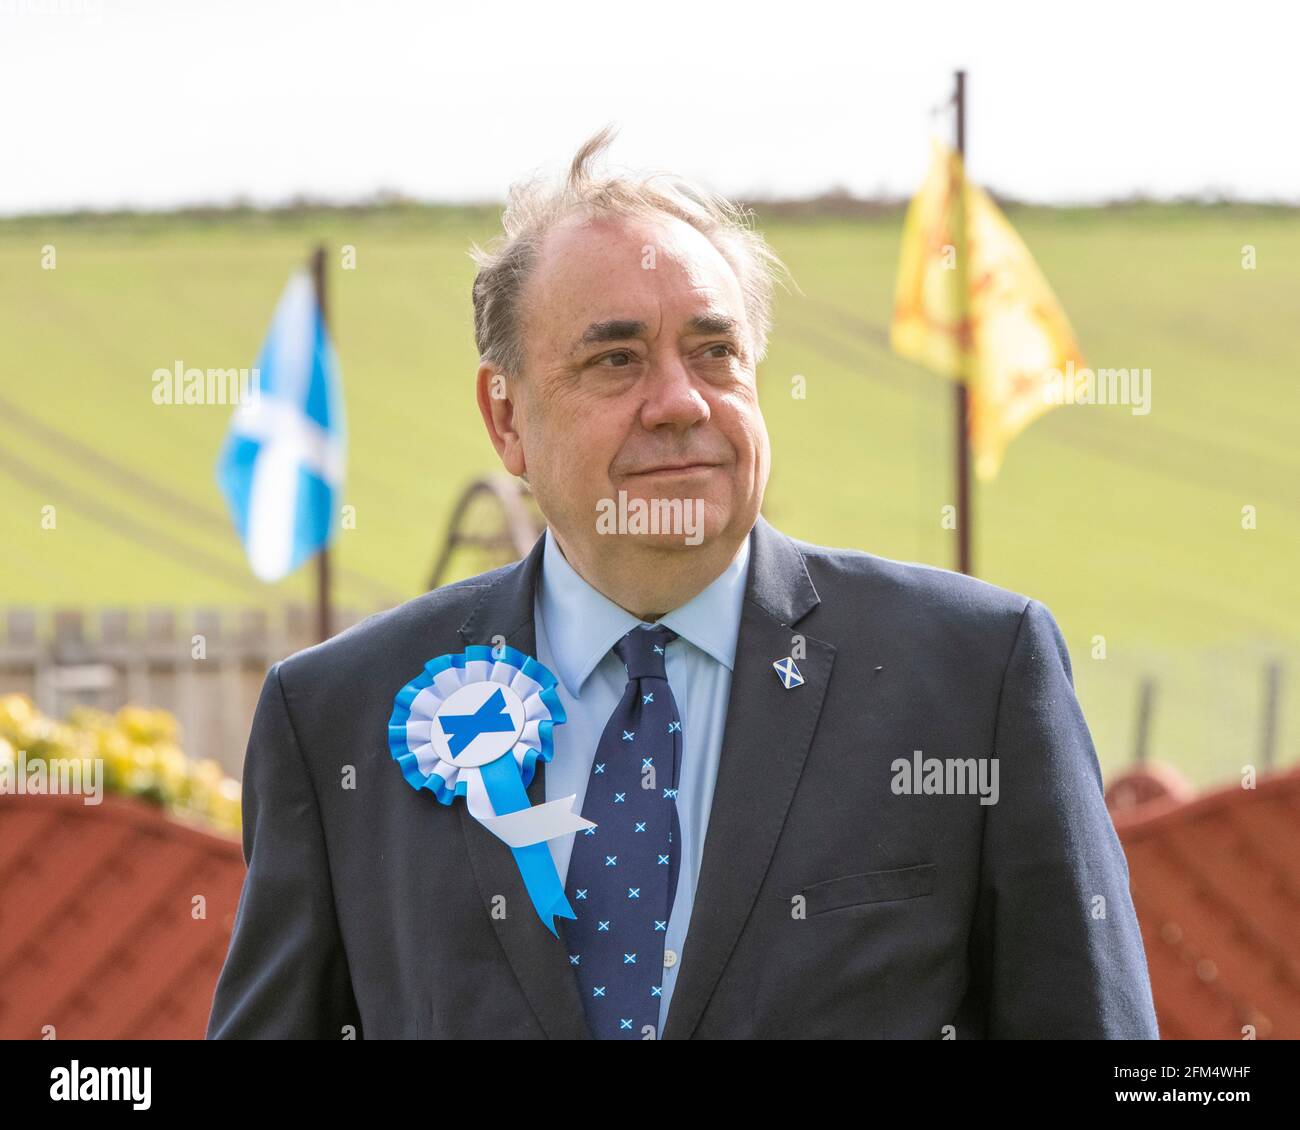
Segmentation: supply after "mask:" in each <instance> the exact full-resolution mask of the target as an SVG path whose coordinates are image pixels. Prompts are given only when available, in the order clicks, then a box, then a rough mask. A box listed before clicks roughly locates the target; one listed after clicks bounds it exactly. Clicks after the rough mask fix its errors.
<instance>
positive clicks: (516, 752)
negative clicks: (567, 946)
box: [388, 647, 595, 937]
mask: <svg viewBox="0 0 1300 1130" xmlns="http://www.w3.org/2000/svg"><path fill="white" fill-rule="evenodd" d="M556 685H557V684H556V679H555V676H554V675H553V674H551V672H550V671H548V670H547V669H546V668H545V667H544V666H542V664H540V663H539V662H538V661H537V660H536V659H534V658H533V657H532V656H530V655H524V654H523V653H522V652H519V651H516V650H515V649H514V648H511V647H499V648H490V647H468V648H466V649H465V651H464V652H461V653H459V654H451V655H440V656H438V657H437V658H435V659H430V660H429V662H428V663H426V664H425V665H424V670H423V671H421V672H420V674H419V675H418V676H416V677H415V678H414V679H412V680H411V682H409V683H407V684H406V686H404V687H403V688H402V689H401V690H400V691H399V692H398V693H397V697H396V698H395V699H394V700H393V714H392V717H391V718H390V719H389V721H388V748H389V750H390V752H391V753H392V755H393V758H394V759H395V760H396V762H397V764H398V765H399V766H400V767H401V770H402V776H403V777H405V778H406V781H407V783H408V784H409V785H410V786H411V787H412V788H414V789H427V790H429V791H430V792H432V793H433V795H434V796H435V797H437V798H438V801H439V802H440V803H441V804H446V805H449V804H451V803H452V801H453V800H455V798H456V797H458V796H460V797H464V798H465V803H466V805H467V806H468V808H469V813H470V815H471V816H472V817H474V819H475V820H477V821H478V822H479V823H480V824H482V825H483V827H485V828H486V829H487V830H488V831H489V832H491V833H492V834H493V835H494V836H496V837H497V839H499V840H501V841H502V842H503V843H504V844H505V845H506V846H507V847H509V848H510V850H511V852H513V853H514V857H515V863H516V865H517V866H518V868H519V874H520V876H521V877H522V878H523V881H524V887H525V888H526V889H527V891H528V897H529V898H530V899H531V900H532V903H533V908H534V909H535V910H536V911H537V916H538V917H539V918H540V919H541V920H542V924H543V925H544V926H545V927H546V928H547V929H548V930H549V931H550V932H551V933H552V934H555V936H556V937H558V936H559V935H558V934H556V930H555V925H554V922H553V919H554V918H555V917H560V918H575V917H576V915H575V914H574V912H573V908H572V907H571V906H570V905H569V900H568V899H567V898H566V897H565V894H564V887H563V885H562V884H561V882H560V877H559V874H558V873H557V872H556V870H555V862H554V860H553V859H552V858H551V849H550V848H549V847H548V846H547V841H548V840H553V839H556V838H557V837H559V836H565V835H569V834H570V833H572V832H578V831H582V830H584V829H586V828H594V827H595V825H594V824H593V823H592V822H591V821H590V820H586V819H584V818H583V817H582V816H580V815H578V814H577V813H575V812H574V811H573V803H574V801H575V800H576V799H577V795H576V794H574V795H571V796H567V797H561V798H560V799H558V800H553V801H548V802H547V803H545V804H537V805H534V804H532V803H531V801H530V800H529V798H528V793H527V789H528V786H529V784H530V783H531V782H532V779H533V773H534V771H535V769H536V766H537V762H538V761H539V760H540V761H544V762H545V761H550V760H551V758H552V757H553V756H554V753H555V747H554V744H553V740H552V732H553V730H554V728H555V727H556V726H558V725H560V724H562V723H563V722H564V707H563V706H562V705H561V704H560V697H559V694H558V693H557V692H556V689H555V688H556Z"/></svg>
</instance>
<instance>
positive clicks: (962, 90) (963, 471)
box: [953, 71, 974, 574]
mask: <svg viewBox="0 0 1300 1130" xmlns="http://www.w3.org/2000/svg"><path fill="white" fill-rule="evenodd" d="M956 79H957V86H956V90H955V91H954V93H953V106H954V108H955V110H956V119H957V121H956V127H957V138H956V140H957V146H956V148H957V155H958V156H959V157H960V158H961V160H962V177H963V179H964V178H965V175H966V72H965V71H958V72H957V73H956ZM964 222H965V220H964V217H963V225H964ZM964 242H965V247H963V248H962V254H963V255H966V254H968V249H969V247H970V235H969V233H966V237H965V241H964ZM959 267H960V270H961V271H962V272H963V274H964V273H965V271H966V263H965V262H963V263H961V264H960V265H959ZM962 289H963V292H965V291H966V287H965V286H963V288H962ZM961 376H962V379H959V380H958V381H957V382H956V386H955V392H954V396H955V398H956V399H955V401H954V406H955V408H956V412H955V416H956V419H955V421H954V427H955V431H956V441H957V443H956V452H955V460H954V462H955V465H956V469H957V569H958V571H959V572H962V573H966V574H971V573H973V572H974V569H973V566H972V564H971V527H972V526H973V525H974V513H973V511H972V508H971V490H970V390H969V388H968V387H967V385H966V381H965V379H964V378H965V377H966V376H967V374H965V373H963V374H962V375H961Z"/></svg>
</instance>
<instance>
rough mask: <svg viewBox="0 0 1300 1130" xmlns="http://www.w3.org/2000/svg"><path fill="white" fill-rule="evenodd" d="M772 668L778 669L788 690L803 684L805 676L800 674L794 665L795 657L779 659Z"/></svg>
mask: <svg viewBox="0 0 1300 1130" xmlns="http://www.w3.org/2000/svg"><path fill="white" fill-rule="evenodd" d="M772 666H773V667H775V668H776V673H777V675H778V676H779V677H780V679H781V684H782V685H783V686H784V687H785V689H786V690H791V689H792V688H794V687H797V686H799V685H800V684H801V683H802V682H803V676H802V675H801V674H799V668H798V667H796V666H795V665H794V657H793V656H790V655H787V656H786V657H785V658H784V659H778V660H776V661H775V662H774V663H773V664H772Z"/></svg>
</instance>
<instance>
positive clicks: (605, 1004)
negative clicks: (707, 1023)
mask: <svg viewBox="0 0 1300 1130" xmlns="http://www.w3.org/2000/svg"><path fill="white" fill-rule="evenodd" d="M676 638H677V634H676V633H675V632H673V631H672V630H671V629H669V628H662V627H656V628H641V627H636V628H633V629H632V630H631V631H630V632H628V633H627V635H625V636H624V637H623V638H622V639H621V640H619V641H618V643H616V644H615V645H614V651H615V653H616V654H617V655H618V657H619V658H620V659H621V660H622V661H623V663H624V664H625V665H626V666H627V687H626V688H625V689H624V691H623V697H622V698H621V699H620V700H619V703H618V705H617V706H616V707H615V708H614V713H613V714H611V715H610V718H609V722H607V723H606V725H605V732H604V733H603V734H602V735H601V738H600V743H599V744H598V745H597V747H596V758H595V760H594V761H593V762H592V766H591V776H590V777H589V778H588V781H587V795H586V798H585V799H584V800H583V803H582V815H583V816H585V817H586V818H587V819H588V820H594V821H595V822H596V827H595V828H589V829H587V831H585V832H579V833H578V834H577V835H576V836H575V837H574V841H573V854H572V856H571V858H570V861H569V873H568V875H567V877H566V881H565V893H566V894H568V896H569V905H571V906H572V907H573V910H574V913H575V914H576V915H577V917H576V918H575V919H562V922H563V930H564V937H565V941H566V943H567V945H568V950H569V963H570V964H571V965H572V966H573V967H574V973H576V974H577V978H578V985H579V987H580V989H581V990H582V997H583V1007H584V1009H585V1010H586V1014H587V1024H588V1026H589V1028H590V1029H591V1034H592V1036H594V1037H595V1038H596V1039H598V1040H619V1039H623V1040H645V1039H657V1038H658V1036H659V1032H658V1028H659V1002H660V999H661V995H662V990H663V971H664V938H665V936H666V934H667V931H668V914H669V911H670V910H671V909H672V905H673V896H674V895H675V894H676V893H677V870H678V854H677V852H678V848H679V847H680V845H681V836H680V835H678V834H677V781H678V777H679V774H680V772H681V756H682V724H681V720H680V719H679V717H678V715H677V704H676V703H675V702H674V701H673V694H672V691H671V690H670V689H669V688H668V677H667V675H666V673H665V671H664V657H665V654H666V652H667V649H668V644H669V643H671V642H672V641H673V640H675V639H676Z"/></svg>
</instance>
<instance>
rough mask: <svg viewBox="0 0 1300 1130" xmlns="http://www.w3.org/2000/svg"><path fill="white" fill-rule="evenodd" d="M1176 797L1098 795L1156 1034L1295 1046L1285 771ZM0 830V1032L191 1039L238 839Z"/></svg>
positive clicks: (226, 913)
mask: <svg viewBox="0 0 1300 1130" xmlns="http://www.w3.org/2000/svg"><path fill="white" fill-rule="evenodd" d="M1184 795H1185V791H1184V789H1183V787H1182V785H1181V784H1180V782H1179V780H1178V778H1177V775H1176V774H1173V773H1172V771H1170V770H1167V769H1163V770H1162V769H1158V768H1156V769H1150V770H1144V771H1142V772H1141V773H1139V774H1129V775H1127V776H1126V777H1124V778H1121V779H1120V780H1118V781H1116V782H1114V783H1113V784H1112V785H1111V786H1110V788H1108V789H1107V798H1108V802H1109V803H1110V804H1111V807H1112V817H1113V819H1114V821H1115V827H1116V830H1117V831H1118V833H1119V835H1120V839H1121V840H1122V841H1123V843H1124V849H1125V852H1126V853H1127V856H1128V861H1129V872H1130V879H1131V886H1132V893H1133V902H1134V905H1135V906H1136V907H1137V912H1138V918H1139V920H1140V922H1141V927H1142V937H1143V941H1144V943H1145V945H1146V952H1147V962H1148V966H1149V968H1150V971H1151V983H1152V989H1153V992H1154V994H1155V1000H1156V1012H1157V1016H1158V1017H1159V1020H1160V1031H1161V1035H1162V1036H1163V1037H1164V1038H1165V1039H1188V1038H1198V1039H1205V1038H1218V1039H1234V1040H1237V1039H1241V1038H1242V1026H1243V1025H1247V1024H1253V1025H1255V1027H1256V1031H1257V1035H1258V1036H1259V1038H1261V1039H1264V1038H1271V1039H1300V769H1297V770H1293V771H1291V772H1289V773H1284V774H1275V775H1273V776H1271V777H1265V778H1262V779H1261V780H1260V781H1259V784H1258V787H1257V788H1256V789H1253V790H1245V789H1241V788H1236V787H1232V788H1226V789H1222V790H1219V791H1216V792H1212V793H1209V794H1206V795H1204V796H1201V797H1199V798H1196V799H1194V800H1191V801H1187V800H1185V799H1184ZM0 829H2V834H0V874H3V875H4V876H5V881H4V883H3V884H0V971H3V978H2V979H0V1038H5V1039H39V1038H40V1037H41V1036H42V1035H43V1027H44V1026H45V1025H51V1024H52V1025H54V1028H55V1032H56V1034H57V1035H58V1037H59V1038H61V1039H78V1038H90V1039H133V1038H146V1037H148V1038H161V1039H201V1038H202V1036H203V1033H204V1030H205V1028H206V1026H207V1018H208V1010H209V1007H210V1005H211V1002H212V992H213V989H214V987H215V985H216V980H217V976H218V974H219V972H220V970H221V963H222V961H223V960H224V959H225V955H226V949H227V947H228V946H229V944H230V931H231V928H232V926H233V924H234V916H235V910H236V907H237V906H238V902H239V891H240V886H241V884H242V883H243V878H244V862H243V856H242V854H241V850H240V844H239V841H238V840H237V839H234V838H227V837H224V836H217V835H212V834H210V833H208V832H204V831H199V830H197V829H193V828H189V827H186V826H185V825H182V824H180V823H178V822H176V821H175V820H172V819H169V818H168V817H167V816H165V815H164V814H163V813H162V812H161V811H160V810H159V809H156V808H153V807H151V806H149V805H146V804H144V803H142V802H140V801H135V800H127V799H122V798H117V797H105V798H104V802H103V803H102V804H100V805H97V806H91V805H85V804H83V803H82V802H81V798H79V797H59V796H48V797H46V796H43V797H14V796H3V797H0ZM199 895H202V896H203V897H204V898H205V899H206V904H207V906H206V911H207V916H206V918H202V919H196V918H195V917H194V916H193V906H194V900H195V897H196V896H199Z"/></svg>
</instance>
